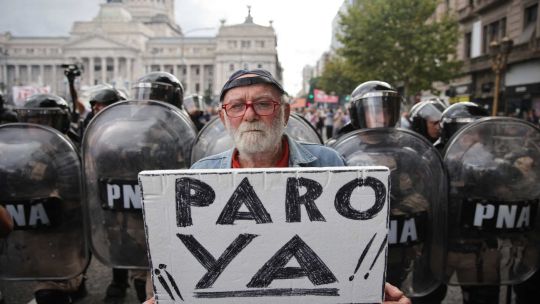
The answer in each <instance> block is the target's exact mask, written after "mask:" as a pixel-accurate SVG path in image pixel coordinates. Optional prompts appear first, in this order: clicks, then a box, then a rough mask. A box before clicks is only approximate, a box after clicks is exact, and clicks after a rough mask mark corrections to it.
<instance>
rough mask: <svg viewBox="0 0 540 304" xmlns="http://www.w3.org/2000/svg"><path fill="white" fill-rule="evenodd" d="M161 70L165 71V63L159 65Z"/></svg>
mask: <svg viewBox="0 0 540 304" xmlns="http://www.w3.org/2000/svg"><path fill="white" fill-rule="evenodd" d="M159 71H160V72H165V65H164V64H160V65H159Z"/></svg>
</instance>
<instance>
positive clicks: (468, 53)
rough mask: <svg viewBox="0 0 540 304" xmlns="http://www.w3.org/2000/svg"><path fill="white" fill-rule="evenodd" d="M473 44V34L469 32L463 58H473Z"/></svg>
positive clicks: (466, 36) (466, 35)
mask: <svg viewBox="0 0 540 304" xmlns="http://www.w3.org/2000/svg"><path fill="white" fill-rule="evenodd" d="M471 43H472V33H471V32H468V33H466V34H465V41H464V48H463V58H464V59H469V58H471Z"/></svg>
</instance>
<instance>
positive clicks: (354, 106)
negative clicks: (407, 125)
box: [349, 80, 402, 129]
mask: <svg viewBox="0 0 540 304" xmlns="http://www.w3.org/2000/svg"><path fill="white" fill-rule="evenodd" d="M401 102H402V98H401V96H400V95H399V93H398V92H397V90H396V89H394V87H392V86H391V85H389V84H388V83H386V82H383V81H376V80H373V81H367V82H364V83H362V84H360V85H359V86H357V87H356V89H354V91H353V92H352V94H351V105H350V108H349V113H350V116H351V124H352V125H353V127H354V128H356V129H364V128H385V127H390V128H391V127H395V125H396V124H397V122H398V121H399V117H400V113H399V110H400V105H401Z"/></svg>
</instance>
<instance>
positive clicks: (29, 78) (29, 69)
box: [26, 64, 32, 85]
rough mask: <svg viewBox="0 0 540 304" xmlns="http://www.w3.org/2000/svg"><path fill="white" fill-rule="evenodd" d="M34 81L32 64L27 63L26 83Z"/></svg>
mask: <svg viewBox="0 0 540 304" xmlns="http://www.w3.org/2000/svg"><path fill="white" fill-rule="evenodd" d="M30 83H32V65H31V64H27V65H26V84H27V85H29V84H30Z"/></svg>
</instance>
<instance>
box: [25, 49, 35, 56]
mask: <svg viewBox="0 0 540 304" xmlns="http://www.w3.org/2000/svg"><path fill="white" fill-rule="evenodd" d="M26 54H29V55H33V54H34V49H30V48H29V49H26Z"/></svg>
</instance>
